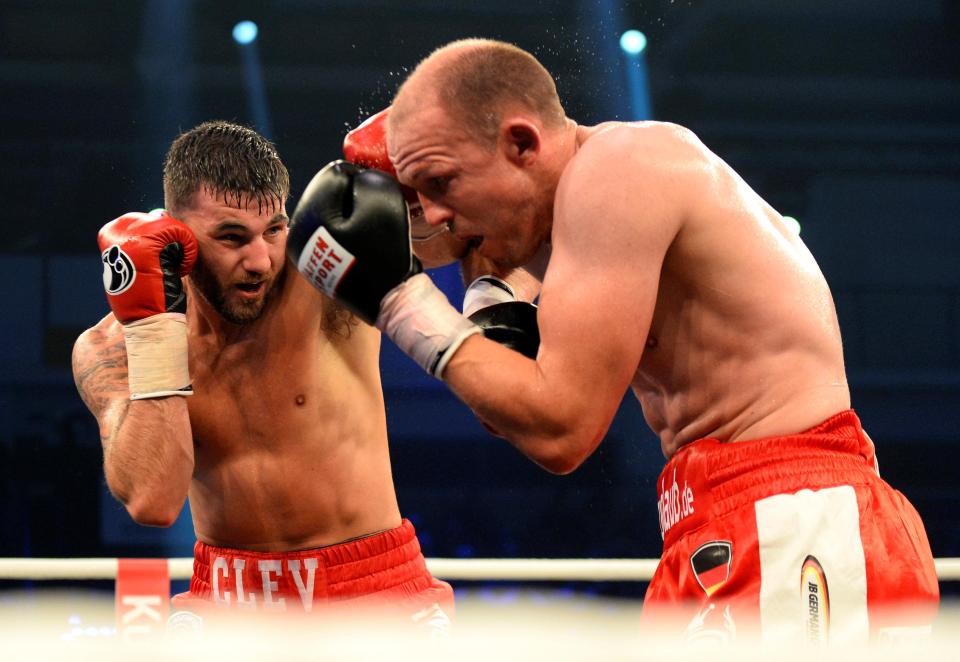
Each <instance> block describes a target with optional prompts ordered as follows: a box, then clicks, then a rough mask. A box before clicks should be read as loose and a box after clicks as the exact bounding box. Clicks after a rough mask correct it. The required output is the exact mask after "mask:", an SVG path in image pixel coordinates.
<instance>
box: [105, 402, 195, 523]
mask: <svg viewBox="0 0 960 662" xmlns="http://www.w3.org/2000/svg"><path fill="white" fill-rule="evenodd" d="M121 407H122V409H121V410H119V411H117V412H116V418H117V420H116V423H115V424H114V426H113V432H112V434H109V436H108V437H107V438H105V439H104V444H103V447H104V473H105V475H106V478H107V485H108V487H109V488H110V491H111V492H112V493H113V495H114V496H115V497H117V499H119V500H120V501H121V502H122V503H123V504H124V506H126V508H127V511H128V512H129V513H130V515H131V517H133V519H134V520H135V521H137V522H138V523H139V524H145V525H149V526H170V525H171V524H172V523H173V522H174V520H176V518H177V516H178V515H179V514H180V510H181V509H182V508H183V504H184V502H185V501H186V498H187V490H188V489H189V487H190V479H191V477H192V475H193V467H194V458H193V439H192V434H191V430H190V418H189V415H188V413H187V404H186V400H185V399H184V398H182V397H177V396H173V397H167V398H154V399H148V400H136V401H132V402H128V403H125V405H121Z"/></svg>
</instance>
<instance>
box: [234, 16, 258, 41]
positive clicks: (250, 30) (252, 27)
mask: <svg viewBox="0 0 960 662" xmlns="http://www.w3.org/2000/svg"><path fill="white" fill-rule="evenodd" d="M256 38H257V24H256V23H254V22H253V21H240V22H239V23H237V24H236V25H234V26H233V40H234V41H235V42H237V43H238V44H240V45H241V46H246V45H247V44H252V43H253V42H254V41H255V40H256Z"/></svg>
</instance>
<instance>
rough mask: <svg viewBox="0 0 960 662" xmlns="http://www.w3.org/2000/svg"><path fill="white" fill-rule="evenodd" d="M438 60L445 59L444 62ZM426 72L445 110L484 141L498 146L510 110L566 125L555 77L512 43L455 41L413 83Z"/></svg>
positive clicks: (553, 124) (419, 68)
mask: <svg viewBox="0 0 960 662" xmlns="http://www.w3.org/2000/svg"><path fill="white" fill-rule="evenodd" d="M438 58H443V59H442V60H441V63H438ZM427 69H429V70H430V74H429V75H430V81H431V86H430V87H431V90H432V92H433V93H435V94H436V95H437V97H438V98H439V100H440V102H441V104H442V106H443V108H444V109H445V110H446V112H448V113H449V114H450V115H451V117H452V118H454V119H455V120H459V121H462V122H464V123H465V125H466V126H467V127H469V129H470V130H471V132H472V133H473V134H474V135H477V136H478V138H479V139H480V141H481V142H483V141H486V142H487V143H488V144H490V143H495V142H496V138H497V132H498V131H499V128H500V122H501V121H502V119H503V114H504V112H505V111H507V110H508V109H509V107H510V106H511V105H520V106H521V107H522V108H524V109H526V110H528V111H531V112H533V113H535V114H536V115H538V116H539V117H540V119H541V120H542V121H543V123H544V125H545V126H548V127H550V128H557V127H559V126H562V125H563V123H564V121H565V120H566V113H565V112H564V109H563V106H562V104H561V103H560V97H559V95H558V94H557V86H556V83H555V82H554V80H553V76H551V75H550V72H549V71H547V69H546V68H545V67H544V66H543V65H542V64H540V62H539V61H538V60H537V59H536V58H535V57H534V56H533V55H531V54H530V53H528V52H527V51H525V50H523V49H521V48H518V47H517V46H514V45H513V44H509V43H506V42H502V41H495V40H492V39H461V40H458V41H454V42H451V43H449V44H447V45H445V46H442V47H440V48H438V49H437V50H435V51H434V52H433V53H431V54H430V55H429V56H427V57H426V58H425V59H424V60H423V61H422V62H421V63H420V64H419V65H418V66H417V68H416V69H415V70H414V72H413V74H411V76H410V78H409V79H408V81H409V80H410V79H412V78H414V77H416V75H417V74H418V73H422V72H424V71H425V70H427ZM404 85H406V83H405V84H404ZM403 87H404V86H401V88H400V90H398V92H397V96H399V95H400V93H401V92H402V91H403Z"/></svg>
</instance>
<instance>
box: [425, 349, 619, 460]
mask: <svg viewBox="0 0 960 662" xmlns="http://www.w3.org/2000/svg"><path fill="white" fill-rule="evenodd" d="M443 379H444V381H445V382H446V383H447V384H448V385H449V386H450V388H451V389H452V390H453V391H454V392H455V393H456V394H457V396H458V397H459V398H460V399H461V400H463V401H464V402H465V403H466V404H467V406H469V407H470V408H471V409H472V410H473V411H474V413H476V415H477V417H478V418H480V420H481V421H483V422H484V423H485V424H486V425H487V426H489V427H490V428H492V429H493V430H494V431H495V432H496V433H497V434H499V435H500V436H503V437H505V438H506V439H507V440H508V441H509V442H510V443H511V444H513V445H514V446H515V447H516V448H517V449H518V450H519V451H520V452H522V453H523V454H524V455H526V456H527V457H529V458H530V459H531V460H533V461H534V462H536V463H537V464H539V465H540V466H541V467H543V468H544V469H546V470H547V471H550V472H552V473H560V474H563V473H569V472H571V471H573V470H574V469H576V468H577V467H578V466H579V465H580V464H581V463H582V462H583V461H584V460H585V459H586V458H587V457H589V455H590V454H591V453H592V452H593V451H594V449H595V448H596V447H597V445H598V444H599V443H600V441H601V440H602V438H603V434H604V432H605V431H606V426H607V424H608V422H606V421H605V416H606V414H605V413H604V412H589V414H585V413H584V412H583V411H582V410H581V408H580V407H578V406H577V404H576V400H575V399H574V398H573V397H572V394H568V393H567V392H566V391H565V390H564V388H563V387H562V386H560V385H558V384H557V383H556V382H554V383H551V381H550V378H549V376H548V375H545V374H544V372H543V370H542V366H540V365H538V363H537V362H536V361H533V360H531V359H528V358H526V357H524V356H522V355H520V354H519V353H517V352H514V351H512V350H510V349H507V348H505V347H502V346H500V345H498V344H497V343H495V342H492V341H490V340H487V339H485V338H482V337H480V336H475V337H472V338H468V339H467V340H466V341H465V342H464V343H463V345H462V346H461V347H460V349H459V350H458V351H457V353H456V354H455V355H454V356H453V358H452V359H451V360H450V362H449V363H448V364H447V367H446V370H445V371H444V374H443Z"/></svg>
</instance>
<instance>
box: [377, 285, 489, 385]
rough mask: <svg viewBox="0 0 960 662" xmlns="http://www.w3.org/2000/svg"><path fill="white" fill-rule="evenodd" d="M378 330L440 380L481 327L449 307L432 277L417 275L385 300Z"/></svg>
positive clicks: (391, 292) (379, 316)
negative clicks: (461, 347) (456, 355)
mask: <svg viewBox="0 0 960 662" xmlns="http://www.w3.org/2000/svg"><path fill="white" fill-rule="evenodd" d="M377 328H378V329H380V330H381V331H383V332H384V333H385V334H387V337H389V338H390V339H391V340H392V341H393V342H395V343H396V344H397V347H399V348H400V349H402V350H403V351H404V353H405V354H406V355H407V356H409V357H410V358H412V359H413V360H414V361H416V362H417V363H419V364H420V366H421V367H422V368H423V369H424V370H426V371H427V372H429V373H430V374H431V375H433V376H434V377H437V378H441V379H442V378H443V369H444V368H446V367H447V362H448V361H449V360H450V357H452V356H453V355H454V353H455V352H456V351H457V349H458V348H459V347H460V345H461V344H462V343H463V341H464V340H466V339H467V338H469V337H470V336H472V335H473V334H475V333H480V327H478V326H477V325H476V324H474V323H473V322H471V321H470V320H468V319H467V318H466V317H464V316H463V315H461V314H460V313H459V312H457V309H456V308H454V307H453V306H451V305H450V302H449V301H447V297H446V296H444V294H443V292H441V291H440V290H439V289H438V288H437V286H436V285H434V284H433V281H432V280H430V277H429V276H427V275H426V274H417V275H416V276H414V277H413V278H408V279H407V280H405V281H403V282H402V283H400V285H398V286H396V287H395V288H393V289H392V290H390V291H389V292H387V295H386V296H385V297H383V301H382V302H380V314H379V315H378V316H377Z"/></svg>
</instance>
